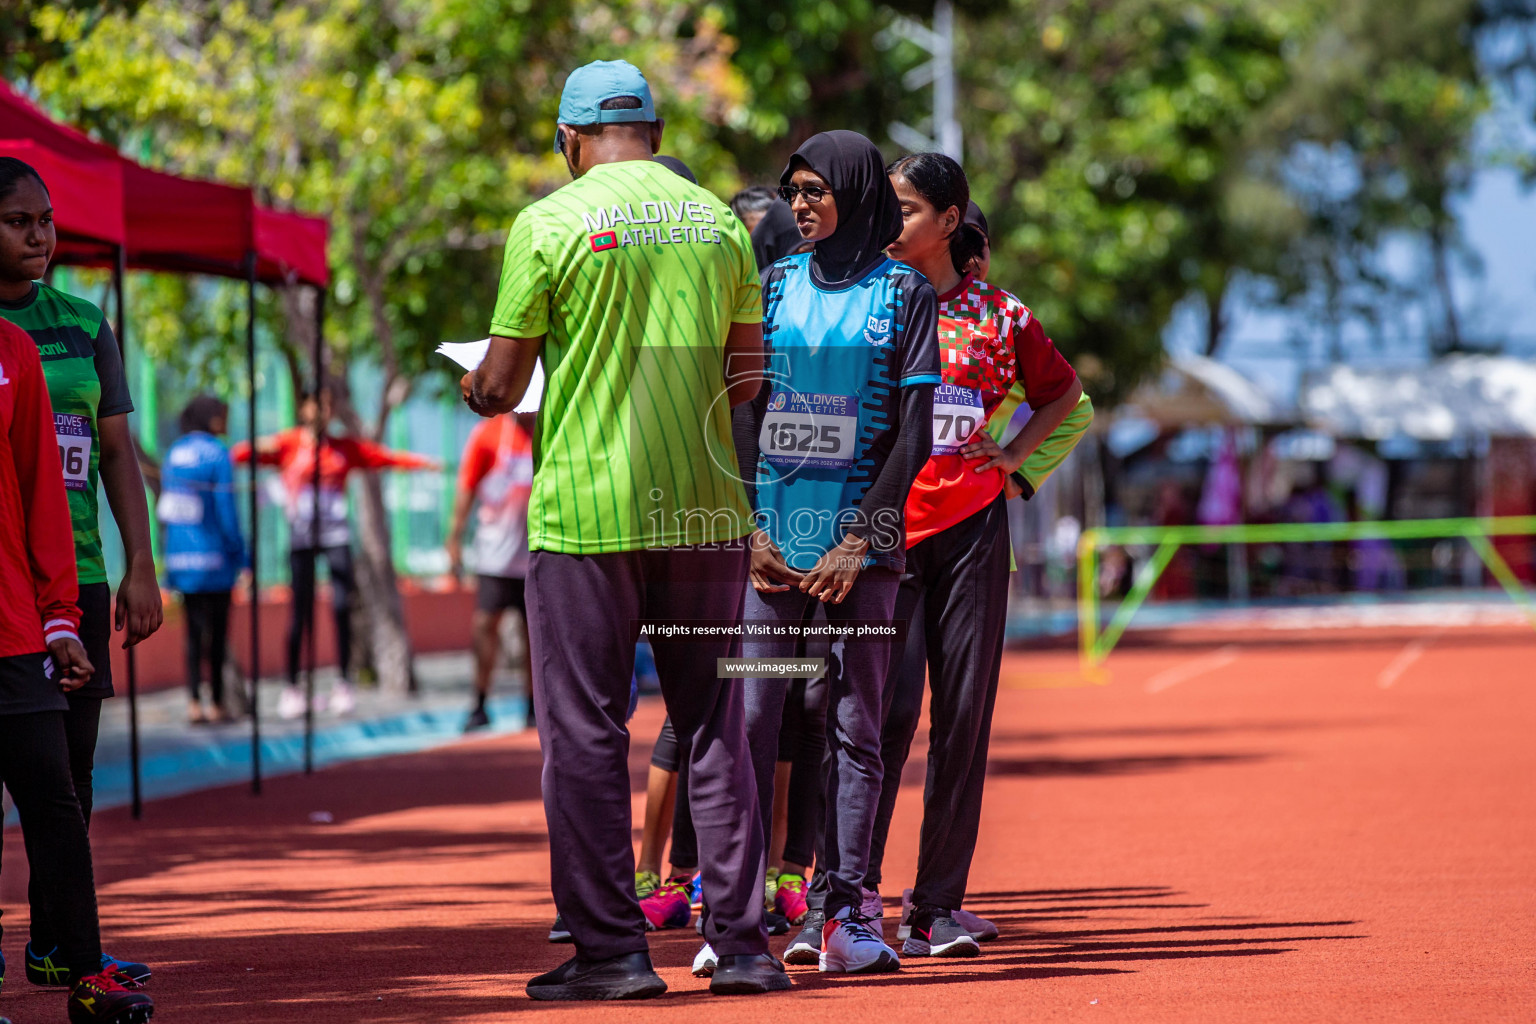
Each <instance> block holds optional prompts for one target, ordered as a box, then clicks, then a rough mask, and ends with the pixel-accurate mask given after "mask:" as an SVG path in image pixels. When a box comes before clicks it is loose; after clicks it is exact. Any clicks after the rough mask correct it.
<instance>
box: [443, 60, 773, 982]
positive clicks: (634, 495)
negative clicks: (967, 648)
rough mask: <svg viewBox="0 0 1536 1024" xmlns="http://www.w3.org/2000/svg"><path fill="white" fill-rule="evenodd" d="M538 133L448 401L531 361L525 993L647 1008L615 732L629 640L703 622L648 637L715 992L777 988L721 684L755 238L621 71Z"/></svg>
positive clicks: (478, 403)
mask: <svg viewBox="0 0 1536 1024" xmlns="http://www.w3.org/2000/svg"><path fill="white" fill-rule="evenodd" d="M556 131H557V136H556V140H555V147H556V149H557V150H558V151H560V152H562V153H563V154H564V155H565V159H566V163H567V165H568V166H569V167H570V170H571V175H572V177H573V178H574V179H575V180H574V181H573V182H572V183H571V184H569V185H566V186H565V187H563V188H561V189H560V190H559V191H557V192H555V193H554V194H552V195H550V196H547V197H546V198H544V199H542V200H540V201H538V202H536V203H534V204H532V205H531V206H529V207H528V208H527V209H525V210H524V211H523V212H522V213H521V214H520V215H519V216H518V218H517V221H516V222H515V223H514V224H513V226H512V230H511V232H510V234H509V235H508V238H507V248H506V260H505V264H504V268H503V270H502V276H501V287H500V291H499V293H498V295H497V299H496V311H495V314H494V316H493V317H492V319H491V335H492V337H491V345H490V349H489V351H488V352H487V354H486V358H485V361H484V362H483V363H482V364H481V365H480V367H479V369H477V370H476V371H475V372H474V373H472V374H467V375H466V376H465V377H464V380H463V385H462V387H463V392H464V398H465V401H466V402H467V403H468V404H469V406H470V407H471V408H472V409H474V410H475V411H476V412H478V413H480V414H481V415H495V414H498V413H502V412H506V411H508V410H510V409H511V408H513V407H514V406H515V405H516V404H517V403H518V402H519V401H520V400H521V399H522V397H523V392H524V391H525V390H527V387H528V382H529V380H530V378H531V377H532V374H533V370H534V364H535V361H536V360H538V359H539V358H540V357H541V356H542V359H543V363H544V375H545V385H544V394H543V396H542V403H541V405H540V408H539V414H538V425H537V430H536V433H535V442H534V465H535V470H534V479H533V490H532V494H531V495H530V498H529V505H528V546H529V549H530V551H531V557H530V560H529V567H528V584H527V589H528V624H529V633H530V639H531V644H532V661H531V663H532V665H533V671H534V684H535V685H534V702H535V708H536V711H537V718H538V722H539V733H540V739H541V744H542V747H543V750H544V778H543V788H544V808H545V813H546V816H547V817H548V821H549V842H550V859H551V867H552V872H551V884H552V887H553V889H554V895H555V904H556V906H557V907H558V908H559V910H560V914H561V917H562V918H563V920H564V922H565V925H566V927H567V929H568V930H569V931H570V933H571V936H572V938H573V940H574V941H575V943H576V956H575V957H574V958H572V959H571V960H570V961H568V962H566V963H565V964H562V965H561V966H560V967H558V968H556V969H555V970H553V971H550V972H549V973H547V974H542V975H539V976H538V977H536V978H534V979H532V980H531V981H530V982H529V983H528V994H529V995H530V996H532V997H533V998H535V999H615V998H630V999H640V998H647V997H650V996H655V995H660V994H661V993H662V992H665V991H666V987H667V986H666V983H665V982H663V981H662V980H661V978H660V976H658V975H657V974H656V973H655V971H654V970H653V969H652V966H651V962H650V955H649V953H648V952H647V944H646V938H645V928H646V925H645V918H644V916H643V914H642V913H641V911H640V907H639V904H638V902H637V901H636V898H635V890H634V850H633V847H632V845H631V834H632V833H631V822H630V787H629V764H628V755H629V733H628V730H627V729H626V728H625V723H624V718H625V711H626V709H627V706H628V703H629V681H630V676H631V672H632V669H633V665H634V649H635V641H636V639H637V637H638V636H639V635H641V630H642V625H643V624H646V623H658V622H681V621H686V622H688V623H689V626H690V629H692V630H696V629H697V628H698V627H699V626H701V625H715V626H718V627H722V629H721V631H720V632H715V633H712V634H710V635H708V636H706V637H704V638H698V637H696V636H690V637H686V638H685V637H681V636H677V635H671V636H667V635H661V636H658V635H654V634H651V633H649V632H647V633H646V635H647V636H649V638H650V640H651V645H652V647H653V649H654V650H655V652H656V667H657V673H658V675H659V676H660V678H661V680H662V693H663V696H664V698H665V700H666V704H667V711H668V713H669V714H670V715H671V718H672V723H673V725H674V727H675V728H676V729H677V731H678V734H679V737H680V738H681V737H683V736H687V737H688V738H689V743H688V746H689V748H690V749H689V755H688V756H689V762H688V763H689V778H688V785H689V790H688V792H689V798H690V801H691V805H692V813H693V818H694V823H695V825H696V826H697V831H698V836H699V848H700V854H701V860H702V862H703V863H702V865H701V867H702V871H703V876H704V892H705V893H706V894H707V897H706V898H707V900H708V909H707V912H706V917H705V921H704V937H705V939H706V941H707V942H708V943H709V946H710V948H711V949H712V950H713V952H714V954H715V957H714V967H713V977H712V980H711V982H710V989H711V991H715V992H734V993H755V992H766V991H772V990H777V989H784V988H788V987H789V984H790V982H789V977H788V975H786V974H785V973H784V969H783V967H782V966H781V965H780V964H779V962H778V961H777V960H775V959H774V958H773V956H772V955H771V954H770V953H769V952H768V942H767V934H766V932H765V931H764V927H763V905H762V895H761V892H762V888H761V887H762V876H763V856H764V840H763V836H762V832H761V827H760V826H759V825H758V816H757V809H756V786H755V783H754V781H753V774H752V766H751V760H750V756H749V753H748V749H747V739H746V728H745V723H744V716H743V706H742V691H741V687H740V684H739V683H738V682H735V681H732V680H720V679H717V678H716V673H717V664H716V662H717V659H720V658H727V657H730V656H732V655H733V654H735V653H736V652H737V650H738V649H739V644H740V639H739V637H738V636H736V635H734V630H735V628H736V627H737V625H738V624H739V622H740V618H741V607H742V598H743V594H744V593H745V588H746V578H747V549H746V541H745V538H746V537H747V535H748V534H749V533H750V532H751V518H750V517H751V512H750V509H749V507H748V505H747V500H746V493H745V491H744V489H743V487H742V483H741V480H740V477H739V475H738V471H737V465H736V457H735V453H734V448H733V445H732V441H731V425H730V409H731V406H733V405H736V404H739V403H741V402H744V401H747V400H749V399H751V398H752V397H753V396H754V395H755V394H756V393H757V390H758V388H759V386H760V384H761V375H762V369H763V361H762V359H763V357H762V351H763V348H762V328H761V321H762V305H761V296H760V288H759V284H758V277H757V267H756V263H755V261H754V259H753V256H752V245H751V240H750V238H749V237H748V235H747V232H746V230H745V229H744V228H743V227H742V225H741V223H740V221H738V220H737V219H736V218H735V217H734V216H732V214H731V212H730V210H729V208H727V207H726V206H725V204H723V203H721V202H720V201H719V200H718V199H716V198H715V197H714V196H713V195H712V194H710V193H709V192H707V191H705V190H704V189H702V188H699V187H698V186H697V185H693V184H690V183H689V182H687V181H685V180H683V179H682V178H681V177H679V176H678V175H676V174H674V173H673V172H672V171H671V170H669V169H668V168H667V167H666V166H665V165H663V164H660V163H656V162H655V161H653V160H652V156H653V155H654V154H655V153H656V152H657V151H658V149H659V148H660V146H661V133H662V122H661V121H660V120H658V119H657V117H656V113H655V108H654V105H653V103H652V100H651V93H650V87H649V85H648V84H647V83H646V80H645V77H644V76H643V75H642V74H641V73H640V71H639V70H638V69H637V68H635V67H633V66H632V65H630V64H628V63H625V62H624V61H597V62H595V63H592V64H588V65H586V66H585V67H582V68H578V69H577V70H576V71H574V72H572V73H571V76H570V77H569V79H567V81H566V84H565V89H564V91H563V93H562V95H561V99H560V115H559V125H558V127H557V129H556ZM727 631H729V632H727Z"/></svg>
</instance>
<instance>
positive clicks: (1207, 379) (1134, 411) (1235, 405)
mask: <svg viewBox="0 0 1536 1024" xmlns="http://www.w3.org/2000/svg"><path fill="white" fill-rule="evenodd" d="M1121 415H1130V416H1134V417H1140V418H1143V419H1145V420H1150V421H1152V422H1154V423H1156V424H1157V425H1159V426H1160V427H1163V428H1172V427H1186V426H1215V425H1229V426H1236V425H1240V424H1248V425H1254V426H1257V425H1261V424H1267V423H1282V422H1288V421H1290V420H1291V417H1288V416H1286V415H1285V414H1284V412H1283V411H1282V410H1281V409H1280V408H1279V407H1278V406H1277V405H1276V403H1275V402H1274V400H1273V399H1271V398H1270V397H1269V396H1268V395H1266V394H1265V393H1264V392H1263V391H1262V390H1261V389H1260V388H1259V386H1258V385H1257V384H1255V383H1253V381H1251V380H1249V379H1248V378H1247V377H1245V376H1243V375H1242V373H1240V372H1239V371H1237V370H1235V369H1233V368H1232V367H1230V366H1227V365H1226V364H1225V363H1218V362H1217V361H1216V360H1214V359H1207V358H1206V357H1204V356H1197V355H1189V354H1179V355H1173V354H1170V355H1169V356H1168V362H1167V364H1166V365H1165V366H1164V368H1163V371H1162V372H1161V373H1160V374H1158V376H1157V377H1155V378H1154V379H1152V380H1150V381H1148V382H1147V383H1145V384H1143V385H1141V387H1139V388H1137V389H1136V391H1135V393H1134V394H1132V395H1131V397H1130V399H1129V401H1127V402H1126V407H1125V410H1124V412H1123V413H1122V414H1121Z"/></svg>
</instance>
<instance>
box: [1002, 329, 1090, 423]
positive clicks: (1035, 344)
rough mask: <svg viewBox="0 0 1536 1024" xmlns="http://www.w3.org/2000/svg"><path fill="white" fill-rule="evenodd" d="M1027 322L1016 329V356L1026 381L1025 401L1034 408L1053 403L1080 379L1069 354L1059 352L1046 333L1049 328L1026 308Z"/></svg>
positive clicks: (1014, 339) (1021, 375) (1014, 337)
mask: <svg viewBox="0 0 1536 1024" xmlns="http://www.w3.org/2000/svg"><path fill="white" fill-rule="evenodd" d="M1025 316H1026V317H1028V319H1027V320H1025V322H1024V324H1023V325H1022V326H1020V327H1015V328H1014V329H1013V358H1014V359H1015V360H1016V361H1017V364H1018V368H1019V371H1018V372H1019V380H1020V381H1021V382H1023V384H1024V395H1025V400H1026V401H1028V402H1029V407H1030V408H1031V409H1038V408H1040V407H1041V406H1042V405H1050V404H1051V403H1052V402H1054V401H1056V399H1058V398H1060V397H1061V396H1062V395H1064V394H1066V393H1067V391H1068V389H1070V388H1071V387H1072V382H1073V381H1075V380H1077V371H1076V370H1074V369H1072V364H1071V363H1069V362H1067V360H1066V357H1065V356H1063V355H1062V354H1061V353H1060V352H1058V351H1056V343H1055V342H1053V341H1051V339H1050V338H1047V337H1046V336H1045V328H1043V327H1041V326H1040V321H1039V320H1036V319H1035V314H1034V313H1031V312H1028V311H1026V312H1025Z"/></svg>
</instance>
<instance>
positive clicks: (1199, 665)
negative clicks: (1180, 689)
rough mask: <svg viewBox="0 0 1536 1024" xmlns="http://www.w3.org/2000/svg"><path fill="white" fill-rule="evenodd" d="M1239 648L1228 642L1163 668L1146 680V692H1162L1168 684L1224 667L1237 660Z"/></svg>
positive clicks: (1174, 684) (1176, 683) (1172, 684)
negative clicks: (1191, 659) (1223, 645)
mask: <svg viewBox="0 0 1536 1024" xmlns="http://www.w3.org/2000/svg"><path fill="white" fill-rule="evenodd" d="M1240 653H1241V649H1240V648H1239V647H1238V646H1237V645H1236V644H1230V645H1228V646H1226V647H1223V648H1221V649H1219V650H1215V651H1212V652H1211V653H1210V654H1205V655H1201V656H1200V657H1198V658H1196V659H1194V660H1193V661H1186V662H1184V663H1183V664H1182V665H1175V666H1173V667H1172V668H1165V669H1163V670H1162V671H1161V672H1159V673H1158V674H1157V675H1155V676H1153V677H1152V678H1151V679H1148V680H1147V692H1148V693H1162V692H1163V691H1164V690H1166V689H1168V688H1169V687H1170V686H1177V685H1179V684H1180V683H1187V682H1189V681H1190V680H1191V679H1194V678H1195V677H1196V676H1203V675H1205V674H1206V673H1207V672H1215V671H1216V670H1217V669H1219V668H1226V667H1227V666H1228V665H1230V664H1232V663H1233V662H1234V661H1236V660H1237V656H1238V654H1240Z"/></svg>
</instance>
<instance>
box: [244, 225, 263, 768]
mask: <svg viewBox="0 0 1536 1024" xmlns="http://www.w3.org/2000/svg"><path fill="white" fill-rule="evenodd" d="M245 374H246V379H247V380H248V382H249V383H250V388H251V390H250V394H249V395H247V397H246V412H247V414H248V416H249V418H250V424H251V439H250V443H251V493H250V495H249V500H250V510H251V597H250V600H251V793H252V795H254V796H260V795H261V568H260V566H261V560H260V558H259V555H260V552H261V518H260V516H261V510H260V503H259V502H258V501H257V494H256V464H257V456H256V440H257V435H256V253H255V251H254V250H252V251H250V252H247V253H246V254H245Z"/></svg>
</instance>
